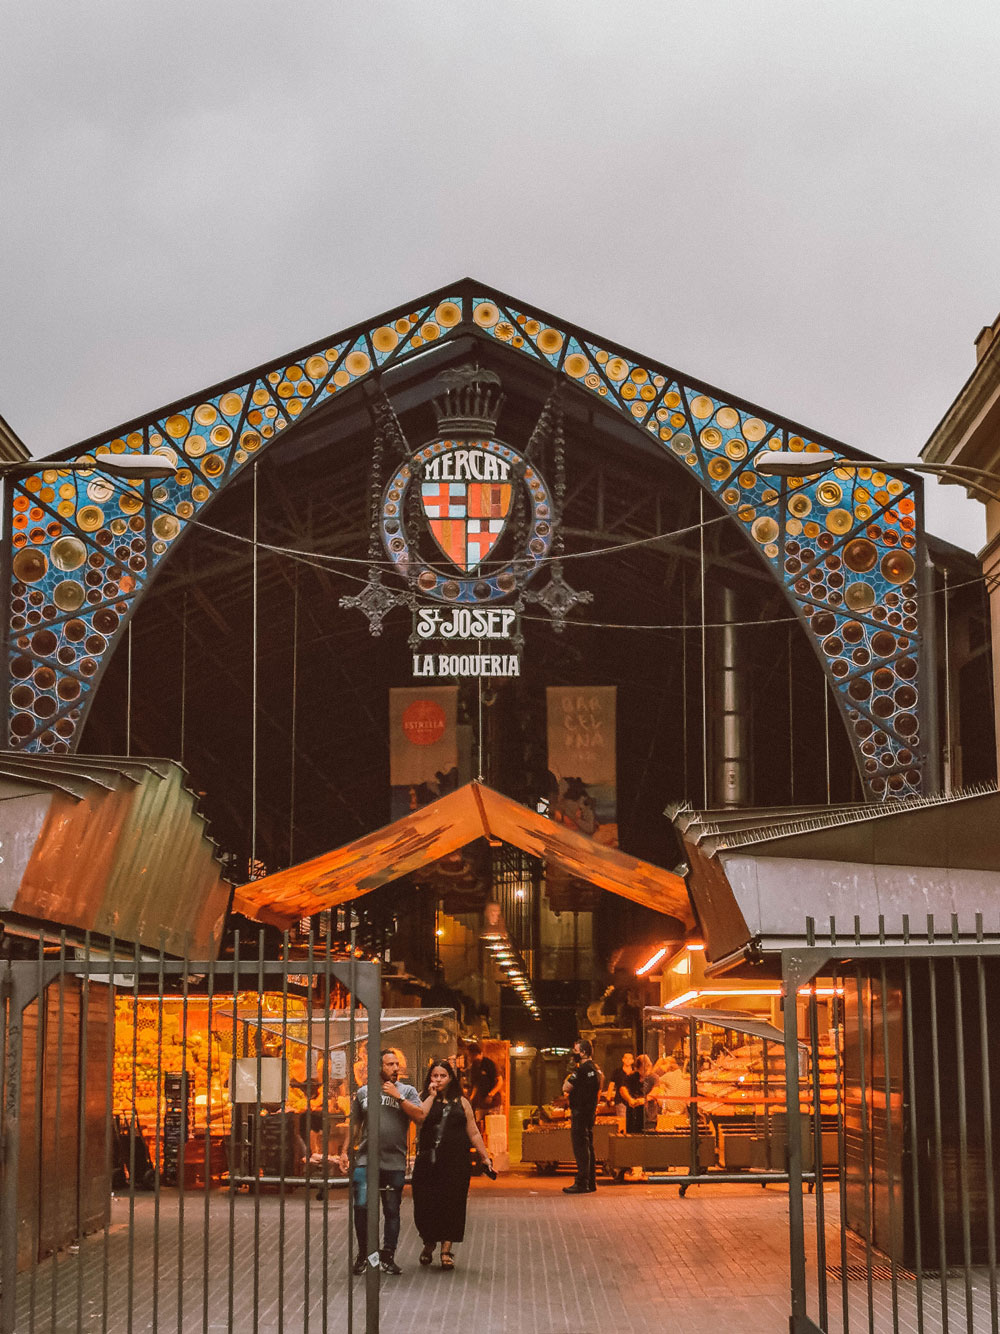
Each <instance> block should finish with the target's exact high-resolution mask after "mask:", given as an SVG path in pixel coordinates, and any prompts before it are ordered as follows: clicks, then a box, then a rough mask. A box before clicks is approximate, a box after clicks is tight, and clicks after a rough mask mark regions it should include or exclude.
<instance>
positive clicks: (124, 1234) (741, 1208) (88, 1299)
mask: <svg viewBox="0 0 1000 1334" xmlns="http://www.w3.org/2000/svg"><path fill="white" fill-rule="evenodd" d="M568 1180H569V1178H567V1177H565V1176H560V1177H556V1178H544V1177H532V1176H520V1175H514V1176H511V1177H508V1178H506V1179H505V1180H501V1181H500V1182H497V1183H495V1184H494V1183H490V1182H488V1181H485V1180H477V1181H475V1182H474V1183H473V1192H472V1198H471V1200H470V1208H469V1228H468V1231H467V1234H466V1242H465V1244H464V1245H463V1246H461V1247H460V1248H458V1250H457V1251H456V1256H457V1268H456V1270H455V1272H453V1273H446V1272H444V1271H442V1270H441V1269H440V1268H439V1267H438V1265H437V1264H435V1265H434V1267H433V1268H432V1269H426V1270H425V1269H421V1268H420V1267H419V1266H418V1264H417V1252H418V1250H419V1239H418V1238H417V1236H416V1234H415V1232H414V1230H413V1226H412V1213H411V1207H410V1200H409V1192H408V1191H407V1194H406V1198H405V1199H404V1204H403V1232H402V1238H401V1243H400V1249H399V1253H398V1259H399V1262H400V1264H401V1265H402V1266H403V1269H404V1273H403V1275H402V1277H400V1278H384V1279H383V1281H382V1322H381V1329H382V1330H383V1331H385V1332H386V1334H396V1332H397V1331H399V1332H400V1334H404V1332H405V1334H429V1332H430V1331H433V1332H434V1334H439V1331H442V1330H448V1331H456V1334H459V1332H460V1334H469V1332H470V1331H473V1332H474V1334H501V1332H503V1334H508V1332H509V1334H597V1332H598V1331H600V1334H610V1331H615V1332H616V1334H652V1331H654V1330H655V1331H656V1332H657V1334H680V1332H681V1331H683V1334H728V1332H729V1331H736V1334H784V1331H787V1329H788V1310H789V1307H788V1233H787V1219H788V1196H787V1192H786V1191H784V1190H783V1189H781V1188H776V1187H769V1188H768V1189H767V1190H766V1191H765V1190H762V1189H761V1188H760V1187H758V1186H721V1185H720V1186H706V1187H695V1188H692V1189H691V1190H690V1191H689V1193H688V1195H687V1197H686V1198H685V1199H683V1200H682V1199H680V1198H679V1197H678V1193H677V1189H676V1188H675V1187H668V1186H651V1185H644V1184H626V1185H612V1186H606V1187H604V1186H602V1187H601V1189H600V1190H599V1191H598V1192H597V1194H596V1195H591V1196H576V1197H569V1198H567V1197H566V1196H564V1195H563V1194H562V1190H561V1188H562V1186H564V1185H566V1184H567V1182H568ZM826 1200H827V1211H828V1222H829V1224H830V1227H829V1232H828V1237H829V1239H828V1245H829V1247H830V1254H829V1255H828V1260H829V1261H831V1262H834V1263H835V1262H839V1258H840V1256H839V1231H838V1230H837V1219H836V1213H835V1209H836V1197H835V1194H834V1193H833V1192H832V1191H831V1190H829V1188H828V1192H827V1196H826ZM208 1203H209V1226H208V1247H207V1256H206V1247H205V1236H206V1232H205V1226H204V1219H205V1215H204V1196H202V1195H200V1194H195V1195H191V1194H188V1195H187V1196H186V1200H185V1210H184V1226H183V1234H184V1244H183V1254H184V1270H183V1274H179V1273H178V1256H179V1254H180V1251H181V1247H180V1244H179V1232H180V1229H179V1226H178V1219H179V1211H178V1205H177V1199H176V1196H175V1195H168V1194H167V1193H166V1192H165V1193H164V1196H163V1198H162V1201H161V1208H160V1226H159V1241H158V1243H156V1242H155V1235H156V1233H155V1228H154V1203H153V1200H152V1199H151V1198H150V1197H148V1196H139V1197H137V1198H136V1201H135V1216H134V1226H133V1227H132V1228H131V1229H130V1227H129V1202H128V1200H127V1199H119V1200H116V1201H115V1204H114V1209H113V1219H112V1227H111V1229H110V1232H109V1235H108V1237H107V1239H105V1238H104V1237H103V1236H102V1235H98V1236H97V1237H93V1238H89V1239H87V1240H86V1241H85V1242H84V1243H83V1244H82V1246H81V1247H80V1250H79V1252H78V1253H72V1254H62V1255H60V1256H58V1257H56V1260H55V1263H53V1262H52V1261H47V1262H46V1263H45V1264H43V1265H41V1266H39V1268H38V1270H37V1271H36V1273H35V1276H34V1284H33V1291H32V1282H31V1280H30V1278H29V1277H28V1276H27V1275H22V1277H21V1281H20V1284H19V1288H18V1309H19V1315H18V1326H17V1330H18V1334H72V1331H76V1330H78V1329H82V1330H85V1331H104V1330H107V1331H109V1332H110V1334H126V1331H130V1330H131V1331H135V1332H136V1334H138V1332H139V1331H148V1330H153V1331H166V1330H170V1331H179V1334H188V1332H189V1331H190V1332H192V1334H194V1332H195V1331H202V1334H221V1331H230V1330H235V1331H237V1332H238V1334H244V1332H245V1331H246V1332H249V1331H254V1332H255V1334H279V1331H287V1334H309V1332H311V1334H321V1332H322V1334H326V1332H327V1331H329V1332H330V1334H333V1332H334V1331H336V1334H346V1331H347V1329H348V1323H347V1286H348V1281H347V1276H346V1265H347V1262H346V1230H347V1202H346V1194H345V1193H344V1192H334V1193H333V1194H332V1196H331V1199H330V1201H329V1203H328V1204H327V1205H325V1206H324V1205H323V1204H322V1203H319V1202H317V1201H316V1200H315V1198H314V1197H313V1196H310V1197H309V1198H308V1199H307V1198H306V1195H305V1192H304V1191H302V1190H299V1191H297V1192H295V1193H293V1194H291V1195H290V1196H289V1198H288V1199H287V1201H286V1203H285V1207H284V1210H283V1211H282V1207H281V1202H280V1201H279V1199H278V1198H277V1197H276V1196H273V1195H268V1196H263V1197H262V1198H261V1199H260V1201H259V1213H258V1210H257V1208H256V1206H255V1201H254V1199H253V1198H252V1197H250V1196H238V1197H236V1198H235V1199H234V1200H233V1219H234V1229H233V1255H234V1260H233V1267H232V1273H233V1275H234V1279H233V1282H232V1283H230V1277H229V1276H230V1272H231V1271H230V1259H229V1249H230V1232H229V1220H230V1200H229V1197H228V1195H225V1194H223V1193H212V1194H211V1195H210V1196H209V1202H208ZM806 1209H807V1219H808V1222H809V1225H810V1228H809V1236H810V1242H811V1246H812V1249H814V1231H813V1230H814V1219H815V1214H814V1206H813V1202H812V1200H811V1199H810V1200H808V1201H807V1204H806ZM282 1213H283V1221H282ZM307 1217H308V1233H309V1245H310V1250H311V1259H310V1262H309V1264H308V1266H307V1265H306V1263H305V1258H304V1257H305V1249H306V1234H307V1221H306V1220H307ZM324 1227H325V1228H326V1230H327V1234H328V1244H329V1251H328V1256H329V1263H328V1266H327V1284H328V1287H327V1293H326V1298H325V1300H324V1294H323V1290H322V1284H323V1261H322V1254H323V1232H324ZM130 1252H131V1265H130ZM282 1253H283V1254H284V1267H283V1271H281V1267H280V1266H279V1264H278V1257H279V1255H281V1254H282ZM810 1258H811V1260H812V1258H813V1257H810ZM848 1258H849V1260H851V1261H857V1260H859V1259H862V1258H863V1255H862V1254H860V1253H859V1252H858V1251H856V1250H855V1249H853V1248H852V1250H851V1253H850V1254H849V1257H848ZM810 1269H811V1270H813V1271H814V1266H813V1264H812V1263H811V1265H810ZM105 1270H106V1271H107V1294H108V1295H107V1301H106V1302H105V1300H104V1297H103V1286H104V1274H105ZM130 1271H131V1281H130ZM157 1273H158V1275H159V1278H158V1282H157V1281H156V1275H157ZM206 1273H207V1275H208V1285H207V1294H206V1284H205V1275H206ZM279 1273H280V1282H281V1286H280V1287H279ZM974 1282H975V1284H976V1291H975V1292H974V1293H973V1318H972V1322H971V1323H969V1324H967V1322H966V1312H965V1304H964V1302H965V1299H964V1290H963V1282H962V1279H961V1277H958V1278H952V1279H950V1280H949V1283H948V1291H949V1315H950V1328H951V1329H954V1330H958V1329H962V1330H965V1329H967V1328H971V1329H975V1330H979V1329H983V1330H987V1329H989V1328H990V1327H991V1326H990V1321H989V1300H988V1299H989V1293H988V1289H987V1280H986V1278H985V1275H984V1274H982V1273H978V1272H977V1274H976V1275H975V1276H974ZM353 1288H354V1293H355V1301H356V1307H355V1314H354V1329H355V1331H357V1334H361V1331H363V1330H364V1296H363V1292H364V1284H363V1282H362V1281H361V1280H355V1282H354V1284H353ZM179 1291H180V1292H181V1293H182V1309H181V1318H180V1319H178V1292H179ZM924 1295H925V1310H924V1320H923V1325H922V1326H918V1323H917V1320H916V1316H915V1297H914V1285H913V1284H912V1283H909V1284H907V1283H900V1284H899V1286H898V1292H897V1306H898V1311H899V1323H898V1328H899V1329H901V1330H904V1331H917V1330H918V1329H920V1328H922V1329H924V1330H926V1331H927V1332H928V1334H931V1331H933V1334H938V1331H942V1330H945V1329H946V1328H948V1327H949V1326H948V1325H946V1323H945V1319H944V1317H943V1316H942V1314H941V1300H940V1285H939V1284H938V1283H936V1282H933V1283H932V1282H930V1281H928V1283H927V1285H926V1287H925V1294H924ZM848 1297H849V1305H850V1329H851V1330H854V1331H862V1330H868V1329H869V1328H872V1329H875V1330H879V1331H881V1330H892V1329H893V1328H894V1325H893V1313H892V1285H891V1284H890V1283H889V1282H888V1281H887V1280H877V1281H875V1282H874V1283H873V1284H872V1306H873V1312H874V1319H873V1322H872V1324H871V1325H870V1324H869V1318H868V1291H867V1285H866V1283H865V1282H864V1281H861V1282H856V1281H855V1282H851V1283H849V1285H848ZM830 1303H831V1307H833V1308H834V1309H833V1311H832V1312H831V1319H830V1326H829V1327H830V1329H831V1330H836V1331H841V1330H842V1329H843V1324H842V1320H841V1315H840V1303H841V1287H840V1285H839V1284H838V1283H831V1284H830ZM130 1306H131V1312H132V1318H131V1322H130V1321H129V1308H130ZM230 1306H231V1307H232V1311H233V1315H232V1319H231V1320H230V1314H229V1312H230ZM32 1307H33V1309H34V1315H33V1316H32ZM810 1310H811V1314H812V1315H813V1316H814V1317H815V1315H816V1310H815V1301H813V1303H812V1304H811V1308H810ZM255 1311H256V1316H255ZM78 1312H79V1316H78ZM324 1312H325V1317H326V1318H325V1320H324ZM307 1316H308V1319H307Z"/></svg>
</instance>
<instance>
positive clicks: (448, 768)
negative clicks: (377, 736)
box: [389, 686, 458, 820]
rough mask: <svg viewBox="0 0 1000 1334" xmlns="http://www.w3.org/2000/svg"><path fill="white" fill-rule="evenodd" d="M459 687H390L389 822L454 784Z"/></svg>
mask: <svg viewBox="0 0 1000 1334" xmlns="http://www.w3.org/2000/svg"><path fill="white" fill-rule="evenodd" d="M457 712H458V687H457V686H429V687H427V688H426V689H410V688H406V689H401V690H390V691H389V781H390V783H391V785H392V811H391V818H392V819H393V820H399V819H402V817H403V816H404V815H409V813H410V812H411V811H415V810H418V809H419V808H420V807H421V806H426V805H428V803H430V802H432V801H436V800H437V799H438V797H443V796H444V794H445V793H446V792H454V790H455V789H456V788H457V787H458V728H457V726H456V723H457Z"/></svg>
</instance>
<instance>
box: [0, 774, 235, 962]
mask: <svg viewBox="0 0 1000 1334" xmlns="http://www.w3.org/2000/svg"><path fill="white" fill-rule="evenodd" d="M185 777H186V776H185V773H184V770H183V769H182V768H181V766H180V765H178V764H176V763H175V762H174V761H173V760H147V759H144V760H129V759H121V758H102V757H87V758H86V759H71V758H69V757H60V758H58V759H50V758H43V757H40V756H27V755H17V754H13V755H12V754H10V753H9V752H7V753H3V754H0V842H2V845H3V853H2V857H3V860H2V863H0V913H3V914H5V915H6V914H13V915H14V916H15V917H16V918H19V919H24V920H26V921H29V922H33V923H37V924H45V925H48V926H52V925H55V926H59V927H67V928H70V929H75V930H78V931H90V932H93V933H95V934H97V935H99V936H106V937H112V936H113V937H114V938H115V939H116V940H118V941H121V942H125V941H128V942H130V943H138V944H140V945H144V946H147V947H149V948H151V949H159V948H161V947H162V948H163V950H164V951H165V952H166V953H168V954H176V955H182V954H185V953H188V954H189V955H190V956H192V957H201V958H205V957H207V956H212V957H214V955H215V953H216V952H217V950H218V946H219V940H220V937H221V934H222V927H223V921H224V917H225V912H226V906H227V903H228V900H229V892H230V886H229V883H228V882H227V881H226V880H224V879H223V877H222V871H221V867H220V864H219V861H218V859H217V856H216V847H215V844H214V843H213V842H212V840H211V839H210V838H209V837H208V834H207V830H206V825H205V821H204V818H203V817H202V815H201V814H200V813H199V811H198V805H197V801H198V799H197V797H196V795H195V794H194V793H193V792H192V791H191V790H190V788H188V787H187V785H186V782H185Z"/></svg>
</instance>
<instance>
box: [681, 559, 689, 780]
mask: <svg viewBox="0 0 1000 1334" xmlns="http://www.w3.org/2000/svg"><path fill="white" fill-rule="evenodd" d="M687 592H688V579H687V570H686V569H682V570H681V618H682V621H681V624H682V625H683V631H682V634H681V698H682V699H683V700H684V708H683V710H682V711H681V729H682V750H683V754H684V791H685V792H687V790H688V634H687V610H688V606H687Z"/></svg>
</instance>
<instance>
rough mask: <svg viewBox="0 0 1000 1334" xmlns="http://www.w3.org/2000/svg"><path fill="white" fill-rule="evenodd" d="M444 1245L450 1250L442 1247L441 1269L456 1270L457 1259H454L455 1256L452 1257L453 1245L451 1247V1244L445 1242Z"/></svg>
mask: <svg viewBox="0 0 1000 1334" xmlns="http://www.w3.org/2000/svg"><path fill="white" fill-rule="evenodd" d="M444 1245H445V1246H447V1247H448V1249H447V1250H445V1248H444V1246H442V1247H441V1268H442V1269H454V1268H455V1257H454V1256H453V1255H452V1253H451V1245H450V1243H449V1242H445V1244H444Z"/></svg>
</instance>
